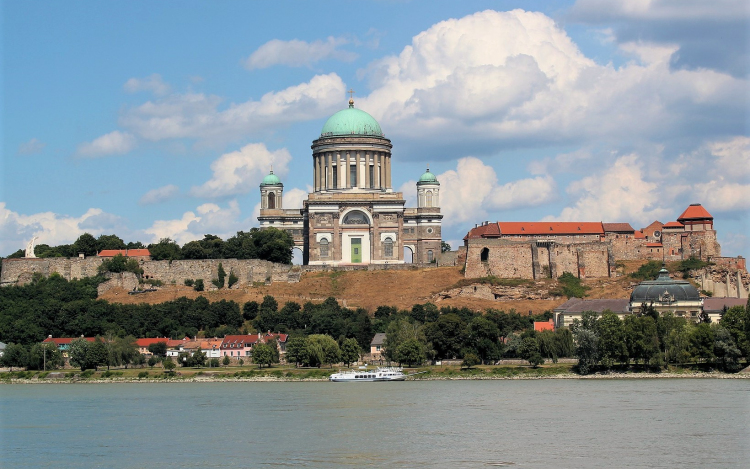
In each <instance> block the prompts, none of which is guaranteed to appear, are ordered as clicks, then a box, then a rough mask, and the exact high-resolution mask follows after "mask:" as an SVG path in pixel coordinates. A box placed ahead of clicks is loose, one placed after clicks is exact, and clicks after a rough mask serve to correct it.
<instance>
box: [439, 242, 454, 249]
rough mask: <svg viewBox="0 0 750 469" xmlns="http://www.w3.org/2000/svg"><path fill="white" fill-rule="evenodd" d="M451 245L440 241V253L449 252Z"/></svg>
mask: <svg viewBox="0 0 750 469" xmlns="http://www.w3.org/2000/svg"><path fill="white" fill-rule="evenodd" d="M450 250H451V245H450V244H448V243H446V242H445V241H440V252H450Z"/></svg>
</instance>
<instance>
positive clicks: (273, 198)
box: [268, 192, 276, 208]
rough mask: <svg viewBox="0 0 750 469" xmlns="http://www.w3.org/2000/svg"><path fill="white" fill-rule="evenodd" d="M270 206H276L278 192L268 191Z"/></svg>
mask: <svg viewBox="0 0 750 469" xmlns="http://www.w3.org/2000/svg"><path fill="white" fill-rule="evenodd" d="M268 208H276V194H274V193H273V192H269V193H268Z"/></svg>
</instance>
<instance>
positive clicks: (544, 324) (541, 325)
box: [534, 320, 555, 332]
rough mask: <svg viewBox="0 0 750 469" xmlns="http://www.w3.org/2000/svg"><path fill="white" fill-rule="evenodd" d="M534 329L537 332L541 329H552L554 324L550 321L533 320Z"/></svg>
mask: <svg viewBox="0 0 750 469" xmlns="http://www.w3.org/2000/svg"><path fill="white" fill-rule="evenodd" d="M534 330H535V331H537V332H541V331H554V330H555V324H554V323H553V322H552V321H551V320H550V321H534Z"/></svg>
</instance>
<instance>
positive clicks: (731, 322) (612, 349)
mask: <svg viewBox="0 0 750 469" xmlns="http://www.w3.org/2000/svg"><path fill="white" fill-rule="evenodd" d="M571 330H572V333H573V336H574V338H575V343H576V351H575V354H576V356H577V357H578V359H579V364H578V369H579V371H580V372H581V373H583V374H586V373H590V372H592V371H595V370H597V369H599V368H601V369H605V370H606V369H611V368H613V367H615V366H618V365H628V364H630V363H634V364H637V365H644V366H648V367H652V368H660V367H662V366H664V365H666V364H686V363H710V364H715V365H718V366H719V367H721V368H722V369H724V370H726V371H736V370H738V369H739V368H740V367H741V361H742V359H743V358H744V359H748V357H750V342H749V341H748V338H750V312H749V311H748V308H745V307H742V306H736V307H733V308H730V309H729V310H727V311H726V312H725V313H724V315H723V317H722V320H721V323H720V324H710V323H709V322H700V323H698V324H695V323H693V322H692V321H687V320H686V319H685V318H683V317H675V316H674V315H672V314H671V313H667V314H664V315H660V314H659V313H658V312H657V311H656V310H655V309H654V308H653V307H649V306H646V307H645V312H644V314H641V315H632V316H627V317H625V319H624V320H621V319H620V318H619V317H618V316H617V315H616V314H614V313H612V312H604V313H603V314H602V315H601V317H599V316H597V315H596V314H595V313H584V314H583V316H582V319H581V320H580V321H579V320H576V321H574V324H573V325H572V326H571Z"/></svg>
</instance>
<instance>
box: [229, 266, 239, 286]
mask: <svg viewBox="0 0 750 469" xmlns="http://www.w3.org/2000/svg"><path fill="white" fill-rule="evenodd" d="M239 280H240V278H239V277H237V276H236V275H234V271H233V270H230V271H229V288H232V285H234V284H235V283H237V282H238V281H239Z"/></svg>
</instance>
